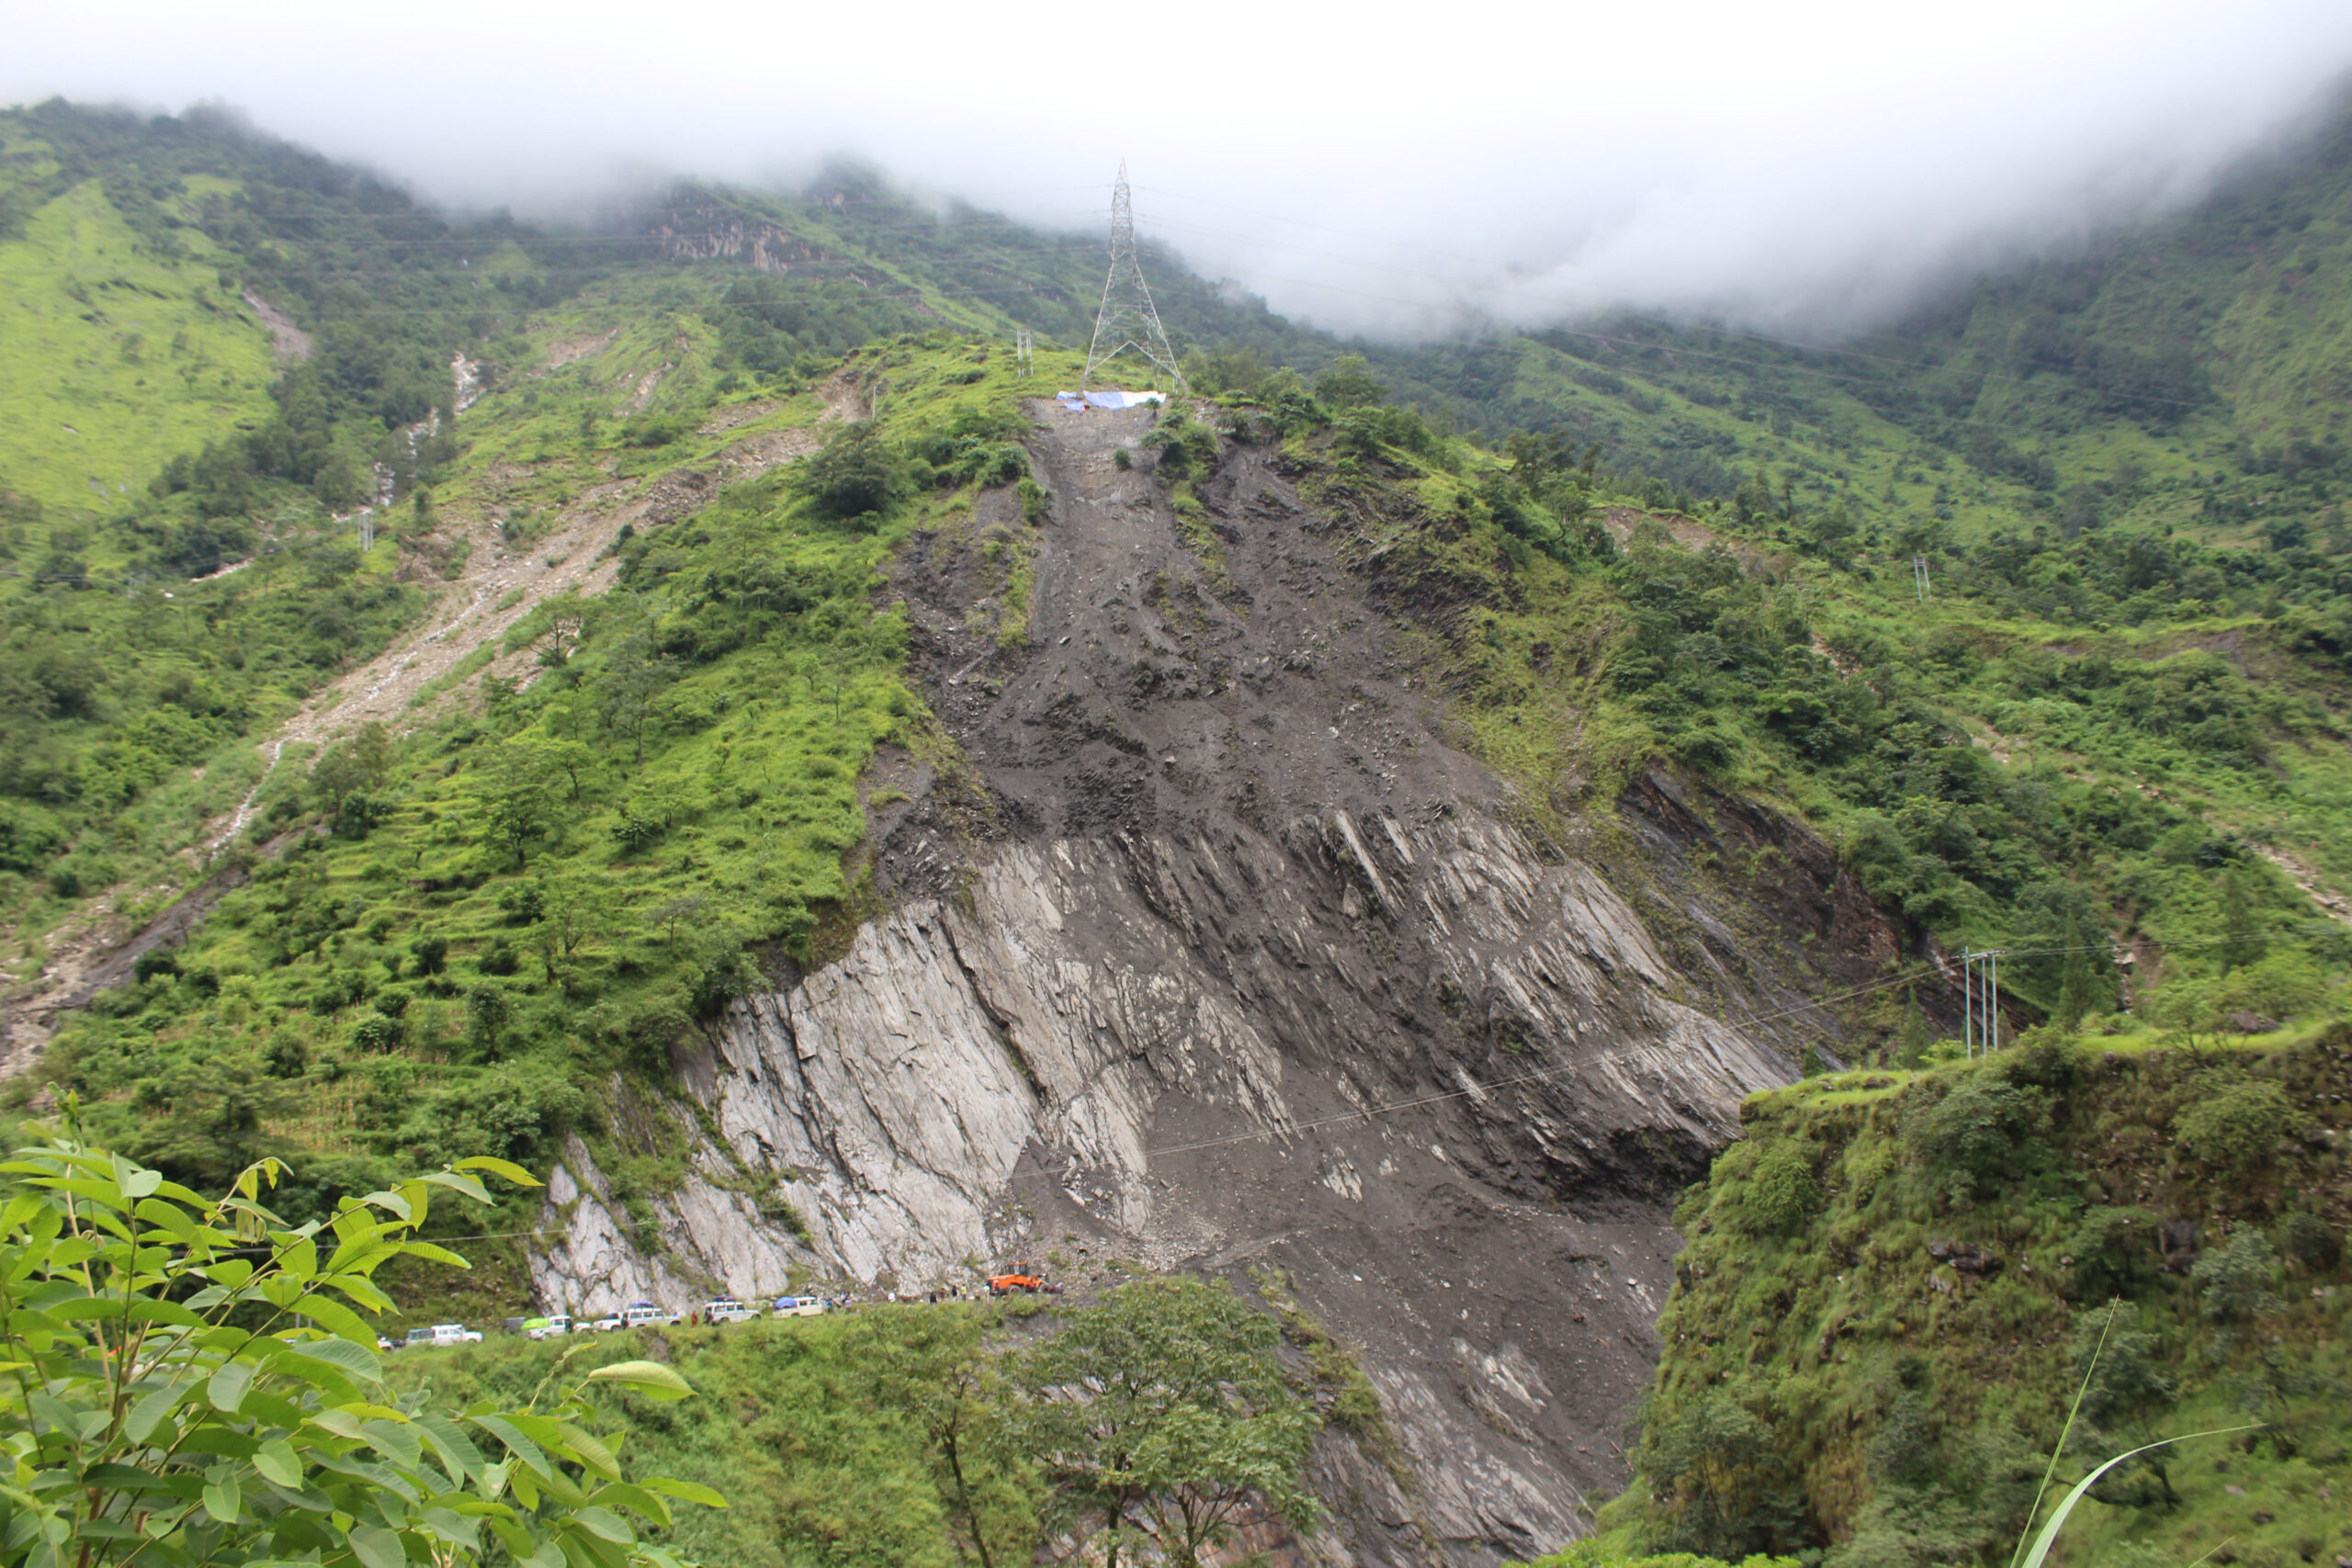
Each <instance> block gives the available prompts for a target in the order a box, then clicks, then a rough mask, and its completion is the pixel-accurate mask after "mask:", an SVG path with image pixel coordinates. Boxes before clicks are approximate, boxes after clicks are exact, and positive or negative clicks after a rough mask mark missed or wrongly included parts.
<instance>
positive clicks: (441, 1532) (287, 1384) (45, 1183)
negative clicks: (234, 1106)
mask: <svg viewBox="0 0 2352 1568" xmlns="http://www.w3.org/2000/svg"><path fill="white" fill-rule="evenodd" d="M284 1169H285V1168H284V1167H283V1165H281V1163H280V1162H278V1161H277V1160H275V1159H267V1160H263V1161H261V1162H260V1163H258V1164H256V1165H254V1166H252V1167H250V1168H247V1169H246V1170H245V1171H243V1173H242V1174H241V1175H239V1176H238V1177H237V1179H236V1180H235V1181H234V1182H233V1183H232V1186H231V1189H230V1190H229V1192H228V1193H227V1194H226V1195H225V1196H223V1197H221V1198H219V1199H217V1200H215V1199H206V1198H204V1197H202V1196H200V1195H199V1194H198V1193H196V1192H193V1191H190V1190H188V1189H187V1188H185V1187H181V1186H179V1185H177V1184H176V1183H174V1182H170V1181H166V1180H164V1178H163V1177H162V1176H161V1175H160V1174H159V1173H157V1172H155V1171H153V1170H147V1169H143V1168H141V1167H139V1166H137V1165H134V1164H132V1163H131V1162H130V1161H129V1160H126V1159H124V1158H122V1157H121V1156H119V1155H114V1154H108V1153H107V1152H105V1151H102V1150H96V1149H91V1148H86V1147H85V1146H83V1145H81V1144H80V1143H79V1142H78V1141H77V1140H76V1139H74V1138H73V1137H71V1136H68V1137H57V1138H52V1139H51V1141H49V1142H47V1143H44V1144H41V1145H36V1146H33V1147H29V1148H24V1149H20V1150H18V1151H17V1158H16V1159H15V1160H14V1161H12V1162H10V1163H8V1164H6V1165H5V1166H0V1171H5V1172H6V1173H7V1175H8V1176H9V1177H10V1178H11V1179H12V1180H11V1185H10V1187H9V1188H7V1189H6V1190H5V1191H4V1192H0V1325H4V1326H0V1450H5V1452H0V1564H6V1565H7V1568H15V1565H16V1564H19V1563H21V1564H26V1565H28V1568H52V1565H55V1568H64V1565H65V1564H68V1563H71V1564H73V1565H74V1568H97V1565H98V1564H129V1563H142V1564H143V1563H153V1564H156V1565H158V1568H162V1565H164V1564H187V1563H262V1562H310V1563H319V1564H322V1565H329V1568H334V1565H341V1564H354V1565H356V1568H404V1565H405V1564H408V1563H411V1562H415V1563H429V1564H433V1565H435V1568H463V1565H466V1564H470V1563H475V1562H482V1561H484V1560H485V1559H486V1558H488V1557H491V1556H493V1555H495V1554H496V1552H497V1551H498V1549H500V1548H503V1550H504V1551H505V1553H507V1554H509V1555H511V1557H512V1558H514V1559H515V1560H516V1561H518V1562H525V1563H528V1564H531V1565H532V1568H630V1565H632V1564H657V1565H662V1568H675V1563H676V1559H675V1558H674V1557H673V1555H672V1554H671V1553H670V1552H668V1551H665V1550H663V1549H662V1548H661V1547H660V1546H657V1545H653V1544H650V1543H649V1542H647V1541H645V1540H641V1539H640V1538H639V1531H640V1530H641V1529H643V1528H644V1527H645V1526H646V1525H648V1524H650V1525H652V1526H657V1527H663V1528H666V1527H667V1526H668V1524H669V1523H670V1511H669V1503H668V1501H667V1499H669V1498H673V1497H674V1498H682V1499H686V1500H690V1501H694V1502H698V1503H705V1504H709V1505H712V1506H724V1504H723V1503H722V1502H721V1500H720V1498H719V1497H718V1495H717V1494H716V1493H713V1492H711V1491H710V1490H709V1489H708V1488H707V1487H700V1486H695V1485H691V1484H687V1483H680V1482H671V1481H661V1480H648V1481H642V1482H639V1483H634V1484H632V1483H628V1482H627V1481H626V1480H624V1479H623V1477H622V1472H621V1468H620V1465H619V1462H618V1461H617V1459H616V1454H615V1451H614V1450H616V1448H617V1447H618V1446H619V1445H618V1442H617V1440H616V1439H607V1438H599V1437H598V1436H597V1435H596V1434H595V1433H594V1431H592V1430H591V1423H592V1422H593V1420H594V1409H593V1407H592V1405H591V1404H590V1402H589V1398H588V1395H589V1393H590V1392H591V1391H592V1390H593V1389H594V1387H595V1386H596V1385H597V1384H599V1383H622V1384H628V1385H631V1386H634V1387H635V1388H636V1389H637V1390H638V1391H639V1393H642V1394H644V1395H646V1396H649V1397H650V1398H654V1399H683V1398H685V1397H687V1396H688V1395H689V1394H691V1393H692V1392H693V1391H692V1390H691V1389H689V1388H688V1387H687V1386H686V1384H685V1382H684V1380H683V1379H682V1378H680V1377H679V1376H678V1375H677V1374H676V1373H675V1372H673V1371H671V1370H670V1369H669V1368H668V1367H665V1366H661V1365H657V1364H654V1363H652V1362H648V1361H626V1362H622V1363H619V1364H617V1365H614V1366H605V1367H599V1368H596V1369H595V1370H594V1371H589V1372H587V1373H586V1375H585V1376H584V1377H582V1378H581V1379H580V1380H579V1381H578V1382H576V1383H575V1384H572V1385H571V1386H569V1387H561V1388H559V1387H557V1386H556V1385H557V1378H558V1376H560V1375H561V1374H562V1371H563V1364H561V1363H560V1364H559V1367H558V1369H557V1372H555V1373H551V1374H550V1376H549V1378H548V1381H547V1382H543V1383H542V1384H541V1385H540V1387H539V1388H538V1389H537V1391H536V1392H535V1393H534V1394H533V1396H532V1398H531V1400H530V1402H529V1403H528V1404H525V1405H523V1406H522V1407H521V1408H519V1409H499V1408H492V1407H490V1406H488V1405H478V1406H476V1407H474V1408H470V1409H468V1410H466V1411H463V1412H461V1413H443V1412H436V1411H435V1410H432V1409H431V1408H429V1407H428V1405H427V1404H426V1398H425V1396H424V1395H415V1396H412V1397H409V1398H406V1399H402V1400H400V1401H398V1402H393V1401H391V1400H390V1396H389V1394H388V1393H386V1391H385V1390H384V1387H383V1373H382V1370H381V1368H380V1367H379V1364H378V1361H377V1357H376V1349H375V1346H376V1336H375V1333H374V1331H373V1330H372V1329H371V1328H370V1327H369V1326H368V1323H367V1322H366V1320H365V1319H364V1318H363V1317H362V1315H361V1314H363V1313H367V1314H373V1313H379V1312H381V1311H383V1310H384V1309H385V1308H387V1307H389V1306H390V1305H391V1304H392V1303H391V1301H390V1297H388V1296H387V1295H385V1293H384V1292H383V1290H382V1289H381V1288H380V1287H379V1285H377V1283H376V1282H375V1279H374V1275H375V1273H376V1270H377V1269H379V1268H380V1267H382V1266H383V1265H384V1264H385V1263H386V1262H388V1261H389V1260H390V1259H391V1258H398V1257H401V1256H402V1255H406V1256H410V1257H415V1258H428V1259H432V1260H435V1261H438V1262H442V1263H447V1264H450V1265H453V1266H456V1267H458V1268H463V1267H465V1260H464V1259H463V1258H458V1257H457V1256H456V1255H455V1254H453V1253H450V1252H447V1251H446V1250H444V1249H443V1248H441V1247H435V1246H434V1245H433V1244H431V1243H430V1242H426V1241H423V1240H420V1239H418V1232H419V1231H420V1230H421V1229H422V1228H423V1227H424V1222H425V1217H426V1213H427V1211H428V1208H429V1205H430V1203H431V1201H432V1198H433V1196H434V1193H435V1190H436V1189H442V1190H450V1191H454V1192H457V1193H458V1194H461V1195H463V1196H464V1197H466V1198H468V1199H469V1200H472V1201H476V1202H484V1203H486V1202H488V1201H490V1194H489V1193H488V1192H487V1191H486V1190H484V1189H483V1187H482V1185H481V1179H479V1178H478V1177H477V1176H475V1175H474V1174H473V1172H476V1171H481V1172H482V1173H484V1174H488V1175H493V1176H498V1177H502V1178H504V1179H508V1180H511V1181H516V1182H522V1183H526V1184H531V1185H536V1183H535V1182H533V1181H532V1179H531V1177H530V1176H529V1175H528V1174H527V1173H526V1172H525V1171H524V1170H522V1169H521V1168H518V1167H515V1166H513V1165H510V1164H508V1163H507V1162H505V1161H503V1160H494V1159H474V1160H465V1161H461V1162H459V1164H458V1165H457V1166H455V1167H452V1168H447V1169H444V1170H441V1171H437V1172H435V1173H434V1174H432V1175H429V1176H425V1177H422V1178H420V1179H416V1180H413V1181H409V1182H404V1183H402V1184H401V1185H400V1186H399V1187H397V1188H395V1189H392V1190H388V1191H382V1192H376V1193H371V1194H369V1195H368V1197H366V1198H364V1199H345V1201H344V1203H343V1206H342V1209H341V1211H340V1212H339V1213H337V1214H336V1215H335V1216H334V1219H333V1220H332V1221H331V1222H317V1223H313V1224H307V1225H301V1226H298V1227H292V1228H288V1226H286V1225H285V1224H282V1223H281V1222H280V1221H279V1220H278V1219H277V1216H276V1215H274V1214H272V1213H270V1212H269V1211H268V1210H267V1209H266V1208H265V1207H264V1206H263V1205H262V1202H261V1195H262V1193H263V1191H264V1190H266V1188H267V1187H269V1186H272V1185H274V1184H275V1183H276V1181H277V1178H278V1177H279V1175H280V1174H281V1173H282V1172H283V1170H284ZM588 1348H590V1347H587V1346H582V1347H581V1349H582V1350H583V1351H584V1350H586V1349H588ZM570 1360H571V1357H566V1358H565V1362H566V1363H568V1362H569V1361H570ZM632 1515H633V1516H635V1520H636V1522H632V1519H631V1517H630V1516H632Z"/></svg>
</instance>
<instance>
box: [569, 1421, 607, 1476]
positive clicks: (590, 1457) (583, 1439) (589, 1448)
mask: <svg viewBox="0 0 2352 1568" xmlns="http://www.w3.org/2000/svg"><path fill="white" fill-rule="evenodd" d="M563 1436H564V1440H565V1442H566V1443H568V1444H569V1445H570V1446H571V1454H572V1457H573V1458H574V1459H577V1460H578V1461H580V1462H581V1463H582V1464H583V1465H586V1466H587V1467H588V1468H589V1469H590V1470H593V1471H594V1472H596V1473H597V1474H599V1475H602V1476H605V1477H606V1478H608V1479H610V1480H614V1481H618V1480H619V1479H620V1478H621V1461H619V1460H617V1459H616V1458H614V1457H613V1450H610V1449H608V1448H606V1447H605V1445H604V1444H603V1443H602V1442H600V1441H599V1440H598V1439H597V1438H596V1437H595V1435H594V1433H592V1432H589V1431H586V1430H584V1429H583V1428H582V1427H575V1426H573V1425H571V1423H570V1422H566V1423H564V1425H563Z"/></svg>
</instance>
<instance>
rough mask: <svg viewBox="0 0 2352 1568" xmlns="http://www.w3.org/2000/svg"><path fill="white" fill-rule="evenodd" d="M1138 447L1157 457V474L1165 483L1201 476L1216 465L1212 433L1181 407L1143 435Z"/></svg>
mask: <svg viewBox="0 0 2352 1568" xmlns="http://www.w3.org/2000/svg"><path fill="white" fill-rule="evenodd" d="M1142 445H1144V446H1148V447H1154V448H1157V449H1158V450H1159V472H1160V473H1161V474H1162V475H1163V476H1165V477H1167V478H1169V479H1182V478H1184V477H1185V476H1187V475H1190V474H1198V473H1204V472H1206V471H1207V470H1208V469H1209V468H1213V467H1215V466H1216V457H1217V446H1216V430H1215V428H1213V427H1212V426H1209V425H1205V424H1203V423H1200V422H1199V421H1198V420H1196V419H1194V418H1193V416H1192V415H1191V414H1190V413H1188V412H1185V411H1184V410H1183V409H1182V407H1181V406H1180V407H1178V408H1177V409H1176V410H1175V411H1174V412H1171V413H1170V414H1169V415H1168V416H1167V417H1166V418H1165V419H1162V420H1161V421H1160V422H1159V423H1158V424H1155V425H1153V426H1152V427H1151V429H1150V430H1149V431H1148V432H1147V433H1146V434H1145V435H1144V438H1143V442H1142Z"/></svg>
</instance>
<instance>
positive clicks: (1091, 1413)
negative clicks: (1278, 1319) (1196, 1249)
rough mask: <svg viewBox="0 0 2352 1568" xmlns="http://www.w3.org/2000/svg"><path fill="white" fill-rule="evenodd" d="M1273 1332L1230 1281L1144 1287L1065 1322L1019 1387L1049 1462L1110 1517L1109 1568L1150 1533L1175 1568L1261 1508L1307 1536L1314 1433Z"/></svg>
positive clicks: (1313, 1419)
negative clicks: (1027, 1394) (1028, 1399)
mask: <svg viewBox="0 0 2352 1568" xmlns="http://www.w3.org/2000/svg"><path fill="white" fill-rule="evenodd" d="M1280 1337H1281V1331H1280V1329H1279V1328H1278V1327H1277V1326H1276V1325H1275V1323H1274V1320H1273V1319H1272V1318H1271V1317H1268V1316H1267V1315H1266V1314H1263V1313H1261V1312H1259V1311H1257V1310H1256V1309H1255V1308H1253V1307H1251V1306H1250V1305H1249V1304H1248V1303H1244V1302H1242V1301H1241V1300H1239V1299H1238V1297H1236V1296H1235V1295H1234V1294H1233V1292H1231V1291H1229V1290H1227V1289H1226V1288H1225V1287H1224V1286H1223V1285H1222V1284H1221V1283H1220V1284H1216V1285H1210V1284H1204V1283H1202V1282H1201V1281H1199V1280H1170V1279H1159V1280H1135V1281H1133V1282H1132V1283H1129V1284H1125V1285H1122V1286H1120V1287H1119V1288H1118V1289H1116V1290H1114V1291H1112V1292H1108V1293H1107V1294H1105V1295H1104V1296H1103V1299H1102V1300H1101V1301H1100V1302H1098V1303H1096V1304H1094V1305H1093V1306H1091V1307H1083V1308H1080V1310H1079V1311H1077V1312H1074V1313H1072V1314H1070V1319H1069V1326H1068V1327H1066V1328H1064V1329H1063V1330H1062V1332H1061V1333H1060V1334H1058V1335H1056V1336H1055V1337H1053V1338H1052V1339H1049V1340H1047V1341H1046V1343H1045V1344H1043V1345H1041V1346H1039V1347H1038V1348H1036V1349H1035V1351H1032V1352H1031V1353H1030V1354H1029V1356H1028V1357H1027V1358H1026V1359H1024V1361H1023V1368H1022V1371H1023V1378H1024V1381H1025V1382H1027V1383H1028V1385H1029V1387H1030V1389H1031V1390H1032V1393H1033V1400H1032V1403H1031V1407H1030V1415H1031V1419H1032V1423H1033V1437H1034V1440H1035V1448H1036V1451H1037V1452H1038V1454H1039V1456H1040V1461H1041V1462H1042V1464H1043V1465H1044V1467H1045V1469H1046V1472H1047V1473H1048V1474H1049V1475H1050V1476H1051V1477H1053V1478H1054V1479H1056V1480H1057V1481H1059V1482H1060V1483H1062V1484H1063V1485H1065V1486H1066V1487H1068V1488H1069V1491H1070V1493H1071V1494H1072V1495H1074V1496H1075V1497H1077V1498H1078V1499H1079V1500H1080V1504H1081V1506H1091V1507H1095V1508H1100V1509H1101V1510H1103V1516H1104V1525H1103V1551H1104V1558H1103V1568H1119V1560H1120V1556H1121V1554H1122V1553H1123V1552H1129V1551H1139V1550H1140V1548H1141V1544H1142V1541H1143V1540H1144V1539H1145V1537H1146V1536H1147V1535H1148V1537H1149V1538H1150V1539H1151V1540H1153V1541H1155V1542H1156V1543H1157V1546H1158V1550H1159V1553H1160V1555H1161V1556H1162V1557H1163V1558H1164V1559H1165V1560H1166V1561H1167V1562H1171V1563H1175V1564H1178V1565H1179V1568H1196V1565H1197V1564H1198V1563H1199V1562H1200V1561H1201V1556H1202V1553H1204V1551H1210V1550H1212V1549H1213V1548H1215V1547H1216V1546H1217V1545H1218V1544H1220V1543H1221V1542H1223V1541H1224V1540H1227V1538H1228V1537H1230V1535H1231V1534H1232V1532H1233V1527H1234V1524H1235V1522H1236V1520H1237V1519H1238V1517H1240V1514H1241V1512H1242V1510H1243V1508H1244V1507H1245V1506H1248V1504H1249V1503H1250V1500H1251V1499H1252V1498H1257V1499H1260V1500H1262V1502H1263V1503H1264V1505H1265V1506H1266V1507H1267V1509H1268V1510H1269V1511H1270V1512H1272V1513H1273V1514H1275V1515H1277V1516H1279V1517H1282V1518H1283V1519H1286V1520H1288V1521H1289V1522H1290V1523H1291V1524H1293V1525H1294V1526H1296V1527H1299V1528H1301V1529H1304V1528H1306V1527H1308V1526H1310V1525H1311V1524H1312V1523H1313V1522H1314V1520H1315V1517H1316V1516H1317V1512H1318V1509H1317V1504H1316V1501H1315V1498H1314V1495H1312V1494H1311V1493H1309V1492H1308V1491H1307V1489H1306V1450H1307V1447H1308V1445H1309V1444H1310V1443H1312V1442H1313V1441H1314V1438H1315V1430H1316V1427H1317V1416H1316V1415H1315V1412H1314V1409H1313V1407H1312V1406H1311V1405H1309V1404H1307V1403H1306V1401H1305V1400H1303V1399H1301V1398H1299V1396H1298V1395H1297V1394H1296V1393H1294V1392H1293V1391H1292V1389H1291V1386H1290V1384H1289V1382H1288V1381H1287V1380H1286V1379H1285V1378H1284V1377H1283V1368H1282V1362H1281V1361H1280V1360H1279V1359H1277V1358H1276V1356H1275V1353H1274V1348H1275V1344H1276V1341H1277V1340H1278V1339H1279V1338H1280Z"/></svg>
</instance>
